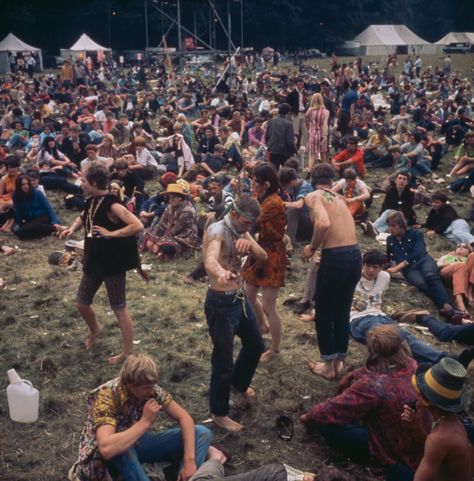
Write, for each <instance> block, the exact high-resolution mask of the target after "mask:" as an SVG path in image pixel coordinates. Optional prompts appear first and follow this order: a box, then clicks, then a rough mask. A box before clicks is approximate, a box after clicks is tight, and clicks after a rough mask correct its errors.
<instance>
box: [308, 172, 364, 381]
mask: <svg viewBox="0 0 474 481" xmlns="http://www.w3.org/2000/svg"><path fill="white" fill-rule="evenodd" d="M334 177H335V171H334V168H333V167H332V166H331V165H330V164H319V165H317V166H316V167H315V168H314V169H313V172H312V175H311V181H312V182H311V183H312V184H313V188H314V189H315V191H314V192H312V193H310V194H308V195H307V196H306V199H305V202H306V205H307V206H308V207H309V209H310V212H311V215H312V217H313V219H314V232H313V238H312V240H311V243H310V244H308V245H307V246H305V247H304V249H303V254H302V257H303V259H304V260H309V259H310V258H311V257H313V256H314V254H315V252H316V251H317V250H318V249H319V247H321V249H322V250H321V262H320V265H319V270H318V275H317V280H316V294H315V297H314V302H315V308H316V332H317V334H318V344H319V351H320V353H321V359H322V361H323V362H310V363H309V368H310V369H311V371H312V372H313V373H314V374H316V375H318V376H322V377H324V378H326V379H331V380H333V379H336V377H337V375H338V373H339V372H340V370H341V369H342V365H343V362H344V359H345V358H346V356H347V350H348V346H349V317H350V311H351V304H352V298H353V296H354V291H355V288H356V285H357V283H358V281H359V279H360V274H361V270H362V259H361V254H360V249H359V247H358V245H357V239H356V234H355V224H354V218H353V217H352V215H351V213H350V212H349V209H348V208H347V204H346V202H345V200H344V199H343V198H342V197H341V196H339V195H337V194H334V193H333V192H331V191H330V190H329V189H330V188H331V184H332V181H333V179H334Z"/></svg>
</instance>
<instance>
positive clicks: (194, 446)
mask: <svg viewBox="0 0 474 481" xmlns="http://www.w3.org/2000/svg"><path fill="white" fill-rule="evenodd" d="M157 383H158V366H157V365H156V364H155V361H154V360H153V359H152V358H151V357H149V356H145V355H143V354H140V355H133V354H132V355H131V356H129V357H128V358H127V360H126V361H125V362H124V363H123V366H122V369H121V370H120V373H119V375H118V377H117V378H115V379H112V380H110V381H108V382H106V383H105V384H102V385H101V386H99V387H98V388H96V389H94V390H93V391H92V392H90V393H89V396H88V398H87V404H88V407H89V409H88V415H87V420H86V423H85V425H84V428H83V430H82V434H81V440H80V447H79V459H78V460H77V462H76V463H75V464H74V466H73V467H72V468H71V470H70V471H69V476H68V479H73V480H77V481H79V480H83V479H87V480H88V481H110V480H111V479H117V477H118V476H119V475H121V477H120V479H124V480H127V481H128V480H136V481H145V480H148V479H149V478H148V477H147V475H146V473H145V471H144V470H143V466H142V463H158V462H163V461H170V460H172V459H174V458H176V457H177V456H178V457H179V458H181V459H182V466H181V469H180V471H179V475H178V481H188V479H189V478H190V477H191V476H192V475H193V474H194V473H195V472H196V469H197V468H198V467H199V466H200V465H201V464H202V463H203V462H204V461H205V459H206V455H207V451H208V449H209V444H210V442H211V438H212V434H211V432H210V431H209V429H207V428H205V427H204V426H199V425H197V426H195V424H194V421H193V419H192V417H191V416H190V415H189V414H188V412H187V411H186V410H185V409H184V408H182V407H181V406H180V405H179V404H178V403H177V402H176V401H174V400H173V398H172V396H171V394H170V393H168V392H166V391H165V390H164V389H163V388H161V387H160V386H158V384H157ZM160 411H164V412H165V413H166V414H167V415H168V416H169V417H170V418H171V419H173V420H174V421H176V422H177V423H179V428H171V429H166V430H162V431H161V432H150V430H151V428H152V426H153V424H154V422H155V421H156V419H157V418H158V417H159V414H160ZM112 477H113V478H112Z"/></svg>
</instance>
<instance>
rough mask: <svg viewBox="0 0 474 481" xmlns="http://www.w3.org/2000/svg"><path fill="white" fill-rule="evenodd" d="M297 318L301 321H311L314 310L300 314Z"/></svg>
mask: <svg viewBox="0 0 474 481" xmlns="http://www.w3.org/2000/svg"><path fill="white" fill-rule="evenodd" d="M298 319H299V320H300V321H303V322H313V321H314V312H313V313H312V314H301V315H299V316H298Z"/></svg>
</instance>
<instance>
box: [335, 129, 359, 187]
mask: <svg viewBox="0 0 474 481" xmlns="http://www.w3.org/2000/svg"><path fill="white" fill-rule="evenodd" d="M358 141H359V139H358V138H357V137H349V138H348V139H347V141H346V148H345V149H344V150H342V151H341V152H339V153H338V154H336V155H335V156H334V157H333V158H332V160H331V163H332V165H333V166H334V168H335V169H336V171H337V172H339V174H340V175H341V176H342V173H343V172H344V170H345V169H347V168H348V167H352V168H353V169H354V170H355V171H356V172H357V174H358V175H359V177H361V178H364V177H365V166H364V150H363V149H361V148H359V147H357V143H358Z"/></svg>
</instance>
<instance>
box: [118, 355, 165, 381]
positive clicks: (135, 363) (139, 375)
mask: <svg viewBox="0 0 474 481" xmlns="http://www.w3.org/2000/svg"><path fill="white" fill-rule="evenodd" d="M158 377H159V375H158V366H157V365H156V363H155V361H154V360H153V359H152V358H151V357H150V356H147V355H145V354H130V356H128V357H127V359H125V362H124V363H123V365H122V368H121V369H120V372H119V379H120V382H121V383H122V384H123V385H127V384H132V385H134V386H143V385H145V384H156V383H157V382H158Z"/></svg>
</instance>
